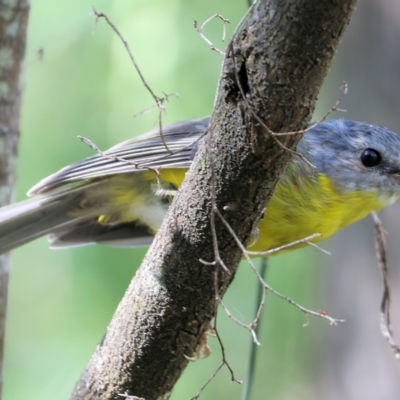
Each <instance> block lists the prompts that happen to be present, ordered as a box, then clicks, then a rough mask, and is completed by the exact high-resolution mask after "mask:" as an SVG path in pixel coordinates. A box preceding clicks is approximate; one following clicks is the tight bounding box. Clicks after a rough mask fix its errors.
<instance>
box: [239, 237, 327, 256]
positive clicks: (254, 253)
mask: <svg viewBox="0 0 400 400" xmlns="http://www.w3.org/2000/svg"><path fill="white" fill-rule="evenodd" d="M321 236H322V235H321V234H320V233H313V234H312V235H310V236H306V237H305V238H303V239H299V240H295V241H293V242H291V243H288V244H284V245H282V246H279V247H275V248H273V249H270V250H266V251H249V250H246V253H247V254H248V255H249V256H252V257H256V256H263V257H264V256H269V255H271V254H275V253H278V252H280V251H283V250H286V249H290V248H292V247H294V246H297V245H299V244H309V245H311V244H315V243H312V242H310V240H312V239H315V238H317V237H321ZM318 249H319V250H321V251H322V252H324V253H326V252H327V251H326V250H324V249H321V248H320V247H318ZM328 254H330V253H329V252H328Z"/></svg>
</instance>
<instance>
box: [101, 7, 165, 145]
mask: <svg viewBox="0 0 400 400" xmlns="http://www.w3.org/2000/svg"><path fill="white" fill-rule="evenodd" d="M93 13H94V15H95V17H96V20H95V28H96V26H97V22H98V20H99V19H100V18H104V19H105V20H106V22H107V24H108V25H109V26H110V27H111V28H112V30H113V31H114V32H115V33H116V34H117V36H118V37H119V39H120V40H121V42H122V44H123V45H124V47H125V49H126V51H127V53H128V55H129V58H130V59H131V61H132V64H133V66H134V67H135V70H136V72H137V73H138V75H139V78H140V80H141V81H142V83H143V86H144V87H145V88H146V89H147V91H148V92H149V93H150V95H151V96H152V97H153V99H154V101H155V103H156V105H157V108H158V127H159V130H160V136H161V138H162V141H163V144H164V147H165V148H166V150H167V151H169V149H168V146H167V143H166V141H165V138H164V135H163V131H162V113H163V111H164V110H165V108H164V103H165V101H166V100H168V96H167V97H159V96H157V95H156V94H155V93H154V92H153V90H152V88H151V87H150V85H149V84H148V83H147V81H146V79H145V78H144V75H143V74H142V71H141V70H140V68H139V65H138V64H137V62H136V60H135V57H133V53H132V51H131V49H130V47H129V43H128V42H127V41H126V40H125V38H124V37H123V36H122V34H121V32H120V31H119V29H118V28H117V27H116V26H115V25H114V23H113V22H112V21H111V20H110V18H109V17H108V16H107V14H104V13H102V12H98V11H97V10H96V9H95V8H94V7H93Z"/></svg>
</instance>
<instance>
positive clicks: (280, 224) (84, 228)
mask: <svg viewBox="0 0 400 400" xmlns="http://www.w3.org/2000/svg"><path fill="white" fill-rule="evenodd" d="M208 125H209V118H208V117H206V118H199V119H193V120H188V121H183V122H178V123H174V124H170V125H167V126H165V127H163V128H162V136H161V135H160V130H159V129H154V130H152V131H150V132H148V133H145V134H143V135H139V136H137V137H134V138H133V139H129V140H127V141H125V142H123V143H120V144H118V145H116V146H114V147H112V148H110V149H109V150H107V151H105V152H100V151H99V152H97V153H96V154H95V155H93V156H91V157H89V158H87V159H85V160H83V161H79V162H77V163H75V164H72V165H69V166H67V167H65V168H63V169H61V170H60V171H58V172H56V173H54V174H52V175H50V176H48V177H47V178H44V179H43V180H41V181H40V182H39V183H37V184H36V185H35V186H33V187H32V188H31V189H30V191H29V192H28V195H29V196H30V198H29V199H27V200H23V201H21V202H18V203H15V204H11V205H8V206H5V207H2V208H0V254H3V253H5V252H8V251H10V250H12V249H14V248H16V247H19V246H22V245H24V244H25V243H28V242H30V241H32V240H34V239H36V238H38V237H41V236H44V235H47V234H49V241H50V247H51V248H66V247H73V246H81V245H86V244H92V243H101V244H106V245H112V246H128V247H135V246H146V245H149V244H150V243H151V242H152V240H153V237H154V235H155V233H156V232H157V230H158V228H159V227H160V225H161V223H162V220H163V218H164V216H165V214H166V212H167V210H168V207H169V205H170V203H171V198H172V197H173V196H174V193H176V191H177V190H178V189H179V187H180V185H181V183H182V181H183V180H184V177H185V174H186V171H187V170H188V168H189V167H190V165H191V163H192V161H193V159H194V156H195V153H196V151H197V148H198V146H199V143H200V140H201V139H202V137H203V136H204V134H205V132H206V131H207V128H208ZM296 152H297V153H298V154H299V155H301V156H298V155H293V157H292V159H291V161H289V163H288V165H287V167H286V169H285V171H284V173H283V174H282V176H281V178H280V180H279V182H278V184H277V186H276V188H275V191H274V193H273V195H272V197H271V199H270V201H269V203H268V205H267V207H266V210H265V212H264V216H263V217H262V219H261V221H260V223H259V225H258V228H257V232H255V233H254V234H253V238H252V240H251V241H250V244H249V245H248V247H247V249H248V250H249V251H252V252H264V251H268V250H272V249H275V248H279V247H280V246H285V245H287V244H290V243H292V242H295V241H299V240H301V239H303V238H305V237H308V236H311V235H313V234H315V233H318V234H319V235H320V236H318V237H315V238H314V239H312V241H313V242H318V241H320V240H323V239H326V238H328V237H330V236H331V235H333V234H335V233H336V232H338V231H339V230H341V229H342V228H344V227H346V226H348V225H350V224H352V223H354V222H356V221H358V220H360V219H362V218H364V217H366V216H367V215H368V214H369V213H371V212H372V211H380V210H381V209H382V208H384V207H386V206H388V205H390V204H393V203H394V202H395V201H396V200H397V199H398V198H399V197H400V136H399V135H398V134H396V133H394V132H392V131H390V130H389V129H387V128H385V127H383V126H378V125H373V124H369V123H365V122H357V121H352V120H342V119H338V120H335V119H332V120H326V121H323V122H320V123H317V124H312V125H310V127H309V129H307V130H306V132H305V133H304V135H303V137H302V139H301V140H300V141H299V143H298V145H297V148H296ZM303 245H305V243H299V244H298V245H297V246H295V248H297V247H301V246H303Z"/></svg>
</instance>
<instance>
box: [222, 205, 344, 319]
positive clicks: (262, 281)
mask: <svg viewBox="0 0 400 400" xmlns="http://www.w3.org/2000/svg"><path fill="white" fill-rule="evenodd" d="M216 213H217V215H218V217H219V218H220V219H221V221H222V223H223V224H224V225H225V227H226V228H227V229H228V231H229V232H230V234H231V235H232V237H233V238H234V240H235V242H236V243H237V245H238V246H239V248H240V250H241V251H242V253H243V255H244V257H245V258H246V260H247V262H248V263H249V265H250V267H251V269H252V270H253V272H254V273H255V275H256V276H257V279H258V280H259V282H260V283H261V284H262V285H263V287H264V288H265V289H266V290H270V291H271V293H273V294H274V295H275V296H277V297H279V298H281V299H283V300H285V301H286V302H288V303H289V304H291V305H293V306H295V307H296V308H298V309H299V310H300V311H301V312H303V313H304V314H305V315H308V314H309V315H313V316H315V317H319V318H323V319H326V320H328V321H329V323H330V324H331V325H337V323H338V322H344V320H343V319H336V318H332V317H330V316H329V315H327V314H326V313H325V312H319V311H313V310H309V309H308V308H305V307H303V306H302V305H300V304H298V303H296V302H295V301H294V300H292V299H291V298H290V297H287V296H285V295H283V294H281V293H279V292H278V291H276V290H275V289H273V288H272V287H271V286H269V285H268V284H267V283H266V282H265V281H264V279H263V278H262V277H261V275H260V273H259V272H258V270H257V268H256V267H255V265H254V263H253V261H252V260H251V258H250V256H249V254H248V252H247V250H246V248H245V246H244V245H243V243H242V242H241V241H240V239H239V238H238V236H237V235H236V233H235V231H234V230H233V229H232V227H231V226H230V225H229V223H228V222H227V221H226V219H225V218H224V217H223V216H222V214H221V213H220V211H219V210H218V209H217V210H216Z"/></svg>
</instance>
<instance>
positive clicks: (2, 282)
mask: <svg viewBox="0 0 400 400" xmlns="http://www.w3.org/2000/svg"><path fill="white" fill-rule="evenodd" d="M28 15H29V2H28V1H27V0H0V206H1V207H2V206H4V205H6V204H9V203H10V201H11V200H12V197H13V194H14V185H15V176H16V158H17V144H18V138H19V121H20V108H21V89H22V88H21V73H22V65H23V60H24V56H25V47H26V31H27V24H28ZM8 275H9V255H8V254H5V255H1V256H0V396H1V389H2V387H3V379H2V376H3V374H2V369H3V355H4V335H5V327H6V311H7V294H8Z"/></svg>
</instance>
